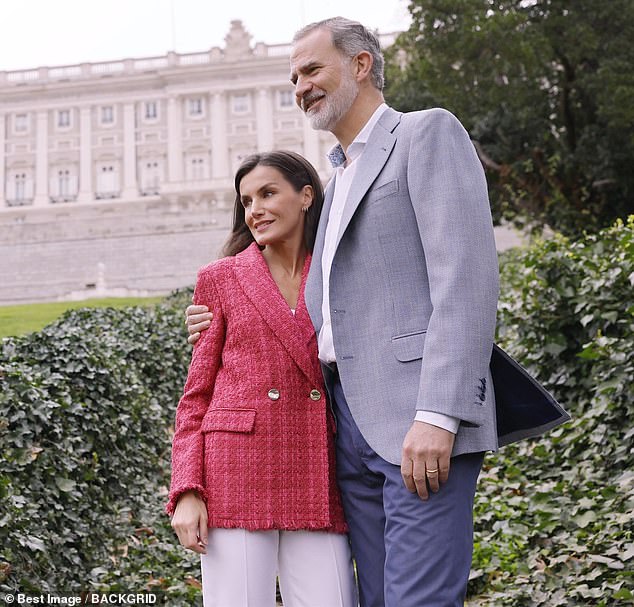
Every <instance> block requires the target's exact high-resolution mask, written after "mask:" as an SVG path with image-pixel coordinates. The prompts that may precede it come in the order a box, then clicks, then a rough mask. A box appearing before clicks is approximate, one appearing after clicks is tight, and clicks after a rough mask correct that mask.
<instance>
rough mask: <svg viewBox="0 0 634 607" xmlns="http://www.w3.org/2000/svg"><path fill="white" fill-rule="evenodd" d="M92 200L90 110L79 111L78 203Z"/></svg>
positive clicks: (85, 108) (88, 108)
mask: <svg viewBox="0 0 634 607" xmlns="http://www.w3.org/2000/svg"><path fill="white" fill-rule="evenodd" d="M92 199H93V191H92V123H91V108H90V107H82V108H80V110H79V192H78V194H77V201H78V202H89V201H91V200H92Z"/></svg>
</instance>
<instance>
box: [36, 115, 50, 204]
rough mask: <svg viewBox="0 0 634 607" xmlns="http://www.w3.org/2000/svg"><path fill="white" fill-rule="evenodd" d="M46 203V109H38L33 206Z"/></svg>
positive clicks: (47, 200) (47, 201)
mask: <svg viewBox="0 0 634 607" xmlns="http://www.w3.org/2000/svg"><path fill="white" fill-rule="evenodd" d="M48 203H49V199H48V110H40V111H38V112H37V115H36V119H35V198H34V199H33V206H36V207H41V206H45V205H47V204H48Z"/></svg>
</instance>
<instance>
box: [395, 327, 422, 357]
mask: <svg viewBox="0 0 634 607" xmlns="http://www.w3.org/2000/svg"><path fill="white" fill-rule="evenodd" d="M426 334H427V330H426V329H425V330H424V331H415V332H414V333H405V334H403V335H395V336H394V337H392V351H393V352H394V356H396V359H397V360H400V361H401V362H403V363H405V362H409V361H411V360H418V359H420V358H423V350H424V349H425V335H426Z"/></svg>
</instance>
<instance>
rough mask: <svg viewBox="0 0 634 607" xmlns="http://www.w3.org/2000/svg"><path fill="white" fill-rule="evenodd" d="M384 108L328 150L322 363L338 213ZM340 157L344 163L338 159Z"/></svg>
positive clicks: (419, 417)
mask: <svg viewBox="0 0 634 607" xmlns="http://www.w3.org/2000/svg"><path fill="white" fill-rule="evenodd" d="M386 109H387V105H386V104H385V103H382V104H381V105H379V107H378V108H377V109H376V110H375V111H374V113H373V114H372V116H371V117H370V119H369V120H368V121H367V122H366V123H365V126H364V127H363V128H362V129H361V131H360V132H359V134H358V135H357V136H356V137H355V138H354V141H353V142H352V143H351V144H350V146H349V147H348V150H347V152H346V153H345V156H343V149H342V148H341V146H340V145H339V144H337V145H336V146H335V147H334V148H333V149H332V150H331V151H330V153H329V154H328V156H329V158H330V160H331V162H333V164H334V165H335V173H334V175H333V179H334V180H335V191H334V195H333V199H332V205H331V207H330V213H329V215H328V224H327V226H326V234H325V237H324V251H323V254H322V258H321V268H322V279H323V300H322V306H321V312H322V317H323V324H322V326H321V330H320V331H319V336H318V346H319V358H320V360H322V361H323V362H325V363H332V362H335V361H336V360H337V356H336V353H335V344H334V341H333V336H332V321H331V318H330V270H331V268H332V261H333V258H334V256H335V247H336V244H337V236H338V235H339V230H340V227H341V217H342V216H343V209H344V206H345V204H346V200H347V199H348V193H349V191H350V185H351V184H352V181H353V179H354V175H355V173H356V170H357V165H358V160H359V158H360V157H361V156H362V155H363V151H364V149H365V145H366V143H367V142H368V139H369V137H370V134H371V133H372V130H373V129H374V127H375V126H376V123H377V122H378V121H379V118H381V115H382V114H383V112H384V111H385V110H386ZM341 161H343V163H340V162H341ZM414 419H415V420H416V421H421V422H426V423H428V424H432V425H434V426H438V427H440V428H443V429H445V430H449V432H452V433H454V434H455V433H456V432H457V431H458V426H459V425H460V420H459V419H457V418H455V417H451V416H449V415H443V414H441V413H435V412H433V411H417V412H416V417H415V418H414Z"/></svg>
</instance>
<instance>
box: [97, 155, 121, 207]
mask: <svg viewBox="0 0 634 607" xmlns="http://www.w3.org/2000/svg"><path fill="white" fill-rule="evenodd" d="M96 197H97V198H118V197H119V175H118V171H117V167H116V166H115V165H114V164H112V163H108V162H106V163H104V164H102V165H100V166H99V167H98V168H97V193H96Z"/></svg>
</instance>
